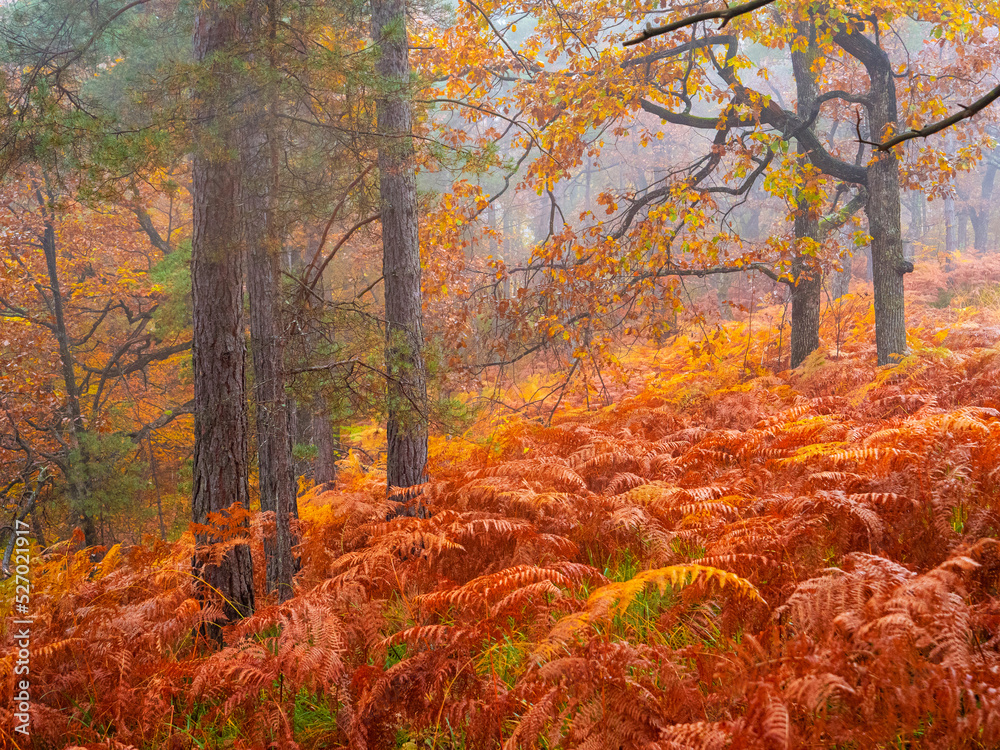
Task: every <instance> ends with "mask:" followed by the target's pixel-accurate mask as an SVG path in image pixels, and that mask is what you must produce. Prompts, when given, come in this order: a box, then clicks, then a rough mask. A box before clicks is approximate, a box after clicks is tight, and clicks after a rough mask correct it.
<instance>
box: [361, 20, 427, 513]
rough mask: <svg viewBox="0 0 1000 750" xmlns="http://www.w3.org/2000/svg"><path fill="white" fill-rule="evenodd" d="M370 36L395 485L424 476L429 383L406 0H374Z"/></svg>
mask: <svg viewBox="0 0 1000 750" xmlns="http://www.w3.org/2000/svg"><path fill="white" fill-rule="evenodd" d="M372 37H373V39H374V40H375V43H376V44H377V45H378V47H379V57H378V62H377V63H376V72H377V73H378V74H379V77H380V81H379V86H380V93H379V96H378V99H377V101H376V109H377V112H378V132H379V134H380V136H382V138H381V139H380V141H379V145H378V166H379V193H380V197H381V214H382V272H383V274H384V276H385V317H386V376H387V390H388V412H389V413H388V423H387V432H388V457H387V460H386V472H387V479H388V484H389V487H390V488H392V487H412V486H414V485H419V484H423V483H424V481H426V477H425V474H424V471H425V468H426V464H427V383H426V376H425V371H424V360H423V353H422V348H423V332H422V327H421V322H422V310H421V293H420V246H419V242H418V235H417V189H416V176H415V173H414V157H413V142H412V138H411V134H412V128H411V110H410V101H409V92H408V90H407V88H408V86H409V80H410V65H409V57H408V47H407V35H406V4H405V0H373V2H372ZM404 512H407V513H420V512H421V509H420V508H419V507H418V508H416V509H414V508H412V507H411V508H409V509H408V510H406V511H404Z"/></svg>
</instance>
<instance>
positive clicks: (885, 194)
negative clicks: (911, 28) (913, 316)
mask: <svg viewBox="0 0 1000 750" xmlns="http://www.w3.org/2000/svg"><path fill="white" fill-rule="evenodd" d="M835 39H836V41H837V44H839V45H840V46H841V47H842V48H843V49H844V50H845V51H847V52H848V53H849V54H850V55H852V56H853V57H855V58H857V59H858V60H860V61H861V62H862V63H863V64H864V66H865V68H866V69H867V70H868V75H869V77H870V79H871V91H870V93H869V100H870V104H869V106H868V117H869V121H870V123H871V128H870V130H871V134H872V140H875V141H881V140H884V139H885V138H886V137H888V136H889V135H891V133H892V132H896V131H897V130H898V117H897V113H896V83H895V80H894V78H893V74H892V64H891V63H890V61H889V56H888V55H887V54H886V53H885V51H884V50H882V49H881V48H880V47H879V46H878V45H877V44H875V43H874V42H872V41H871V40H870V39H868V38H867V37H865V36H864V35H863V34H861V33H860V32H858V31H851V32H847V31H841V32H839V33H838V34H837V35H836V37H835ZM867 213H868V227H869V232H870V233H871V235H872V243H871V257H872V263H871V266H872V281H873V282H874V286H875V346H876V349H877V352H878V364H879V365H885V364H889V363H891V362H894V361H896V359H898V357H900V356H902V355H905V354H906V315H905V307H904V299H903V276H904V274H907V273H910V272H911V271H913V264H912V263H910V262H908V261H907V260H906V259H905V258H904V257H903V233H902V229H901V226H900V223H901V220H900V187H899V161H898V159H897V158H896V153H895V152H894V151H890V152H889V153H879V154H877V155H876V158H875V160H874V161H873V163H872V164H871V166H869V167H868V204H867Z"/></svg>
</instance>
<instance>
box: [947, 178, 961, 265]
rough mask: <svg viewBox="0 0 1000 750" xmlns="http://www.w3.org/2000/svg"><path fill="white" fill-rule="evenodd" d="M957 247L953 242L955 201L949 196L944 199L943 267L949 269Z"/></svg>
mask: <svg viewBox="0 0 1000 750" xmlns="http://www.w3.org/2000/svg"><path fill="white" fill-rule="evenodd" d="M956 249H958V245H957V243H956V242H955V199H954V198H952V197H951V196H950V195H949V196H948V197H947V198H945V199H944V267H945V268H948V269H950V268H951V260H952V258H954V257H955V250H956Z"/></svg>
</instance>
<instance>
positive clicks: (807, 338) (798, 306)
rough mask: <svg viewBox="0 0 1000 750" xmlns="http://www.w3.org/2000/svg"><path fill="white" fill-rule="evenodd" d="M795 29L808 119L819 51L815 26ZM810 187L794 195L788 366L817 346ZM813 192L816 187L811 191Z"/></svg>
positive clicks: (802, 111) (817, 279) (814, 217)
mask: <svg viewBox="0 0 1000 750" xmlns="http://www.w3.org/2000/svg"><path fill="white" fill-rule="evenodd" d="M798 33H799V34H802V35H804V36H807V37H808V38H809V45H808V46H807V47H806V49H805V50H801V51H794V52H792V70H793V71H794V73H795V87H796V90H797V94H798V102H797V104H796V109H797V113H798V115H799V117H801V118H803V119H807V118H808V117H809V113H810V112H811V111H812V108H813V103H814V102H815V101H816V97H817V95H818V89H819V84H818V81H817V80H816V76H817V73H816V71H814V70H813V62H814V61H815V60H816V58H817V57H818V55H819V51H818V49H817V47H816V27H815V25H813V24H809V25H801V26H800V27H799V29H798ZM797 150H798V154H799V165H800V168H801V169H803V170H806V168H807V166H811V165H810V164H809V158H808V153H809V150H808V148H807V147H806V146H805V145H804V144H803V143H802V142H801V141H799V142H798V144H797ZM808 192H810V191H806V190H800V191H798V194H797V195H796V198H795V202H796V209H795V257H794V258H793V260H792V280H793V286H792V334H791V366H792V368H795V367H798V366H799V365H800V364H802V361H803V360H804V359H805V358H806V357H808V356H809V355H810V354H812V352H814V351H816V350H817V349H818V348H819V323H820V307H821V303H822V296H821V295H822V292H823V273H822V271H821V270H820V268H819V265H818V263H817V262H816V248H817V243H818V242H819V213H818V211H819V207H818V206H817V205H815V204H814V203H813V202H811V201H810V200H809V199H808V198H807V197H806V195H807V193H808ZM812 192H815V191H812Z"/></svg>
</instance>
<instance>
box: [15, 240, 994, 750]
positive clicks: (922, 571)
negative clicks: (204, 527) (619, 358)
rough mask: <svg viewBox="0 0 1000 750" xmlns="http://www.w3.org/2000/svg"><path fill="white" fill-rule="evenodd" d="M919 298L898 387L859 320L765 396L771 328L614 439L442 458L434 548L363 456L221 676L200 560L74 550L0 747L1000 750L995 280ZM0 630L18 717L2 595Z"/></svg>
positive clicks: (662, 395) (655, 365)
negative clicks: (292, 591)
mask: <svg viewBox="0 0 1000 750" xmlns="http://www.w3.org/2000/svg"><path fill="white" fill-rule="evenodd" d="M933 270H935V271H936V269H933ZM907 285H908V287H907V291H908V294H909V302H908V304H909V320H908V325H909V329H910V347H911V352H912V353H911V354H910V355H909V356H908V357H906V358H905V359H904V360H902V361H901V362H900V363H899V364H896V365H893V366H889V367H884V368H876V367H875V365H874V361H875V353H874V344H873V340H874V334H873V322H872V319H871V316H870V312H869V311H868V308H869V307H870V304H869V302H870V298H869V297H866V296H865V295H866V294H867V293H866V292H865V291H864V290H862V291H861V292H860V293H859V295H858V296H855V297H849V298H847V299H846V300H843V301H841V302H838V303H834V305H832V306H830V309H828V310H827V311H826V313H825V314H824V323H823V332H822V336H823V338H822V340H823V349H822V350H821V351H820V352H817V353H816V354H814V355H813V356H812V357H810V359H809V360H808V361H807V362H806V364H805V365H803V366H802V367H800V368H799V369H797V370H795V371H784V372H780V373H777V374H773V373H771V372H769V371H768V370H766V369H764V367H763V366H762V364H766V363H767V361H768V356H770V355H768V351H769V349H768V347H769V346H772V345H773V343H772V342H774V341H775V340H776V338H777V334H776V331H775V330H774V329H773V328H770V327H768V326H767V325H764V323H763V320H764V319H758V320H757V321H755V323H754V325H755V326H756V328H750V324H749V321H742V322H736V323H727V324H720V325H719V326H718V327H715V328H713V329H712V330H710V331H706V330H704V329H700V330H698V331H694V332H693V333H692V336H691V338H684V337H678V338H677V339H676V340H673V341H670V342H667V343H665V344H664V345H663V346H661V347H659V348H656V349H653V348H648V349H642V350H638V349H637V350H634V351H632V352H630V353H629V354H628V356H627V357H623V362H622V367H623V371H622V373H623V374H622V376H621V377H619V378H618V379H617V380H616V381H615V382H616V383H617V384H616V385H612V384H608V388H609V389H611V390H613V391H614V392H613V393H609V394H608V395H610V396H611V397H612V398H613V404H611V405H609V406H606V407H602V408H600V409H588V408H587V407H586V405H585V404H580V403H574V404H570V405H569V406H568V407H567V408H565V409H564V410H562V411H561V412H559V413H558V414H557V415H556V416H555V418H554V419H553V420H552V422H551V424H547V423H546V420H544V419H529V418H527V417H524V416H514V417H509V418H505V419H504V420H502V421H499V422H498V421H496V420H494V421H491V422H489V423H485V422H484V423H482V424H478V425H476V426H474V427H473V428H471V429H470V430H469V431H468V432H467V433H466V434H465V435H459V436H451V437H448V436H436V437H434V438H433V439H432V441H431V453H432V458H431V465H430V474H431V476H432V481H431V482H430V483H429V484H428V485H427V486H426V488H425V490H424V495H423V497H424V499H425V502H426V503H427V505H428V507H429V508H430V510H431V511H432V515H431V516H430V517H429V518H426V519H416V518H397V519H395V520H392V521H389V522H386V521H385V520H384V519H385V518H386V514H387V511H388V509H389V506H388V504H387V502H386V500H385V492H384V481H385V480H384V474H382V473H380V472H379V471H378V470H377V468H376V467H365V466H363V465H362V463H361V461H360V460H359V457H358V454H353V455H352V457H351V458H350V459H349V460H347V461H345V462H344V464H343V466H342V470H341V473H340V476H339V479H338V482H337V484H336V486H335V487H334V488H333V489H329V490H326V491H317V490H313V491H311V492H309V493H308V494H306V495H304V496H303V497H302V498H300V509H301V529H302V534H303V543H302V546H301V553H302V572H301V573H300V575H299V578H298V581H297V586H298V587H297V593H296V596H295V597H294V598H293V599H291V600H290V601H288V602H286V603H284V604H274V603H265V606H262V607H261V608H260V609H259V610H258V612H257V613H256V614H255V615H254V616H253V617H251V618H250V619H248V620H246V621H243V622H242V623H240V624H238V625H235V626H232V627H230V628H228V629H227V631H226V642H227V645H226V646H225V648H223V649H221V650H214V649H211V648H208V646H207V645H206V644H205V643H203V642H199V640H198V639H196V638H195V637H194V636H193V634H194V633H196V632H197V630H198V626H199V624H200V623H202V622H203V621H204V620H205V619H206V618H210V617H212V616H213V611H212V610H203V609H202V608H201V607H200V606H199V603H198V602H197V601H196V599H195V598H194V589H193V584H192V578H191V574H190V564H191V563H190V561H191V555H192V549H193V547H192V539H191V538H190V537H185V538H184V539H182V540H181V541H179V542H176V543H170V544H168V543H162V542H153V543H150V544H148V545H143V546H138V547H134V548H131V549H130V550H127V551H123V550H122V549H121V548H119V547H115V548H113V549H112V550H110V551H109V553H108V554H107V555H106V556H105V557H104V559H103V561H101V562H99V563H92V562H91V561H90V558H89V556H88V555H87V554H86V553H84V552H75V551H72V549H71V547H70V543H69V542H65V543H62V544H61V545H57V547H56V548H54V549H50V550H48V551H47V552H46V554H45V555H39V556H36V557H35V558H34V561H33V566H32V571H31V577H32V593H31V609H32V613H33V615H34V623H33V624H32V626H31V656H30V692H31V699H30V702H31V725H32V735H31V739H27V740H26V739H24V738H23V736H22V735H19V734H16V733H15V732H14V731H13V727H14V726H15V721H14V717H13V711H12V708H11V707H12V706H14V705H15V704H13V703H12V702H10V701H8V700H4V701H3V702H2V703H0V738H3V743H4V744H5V745H6V746H7V747H19V748H26V747H53V748H56V747H59V748H62V747H71V746H74V745H80V746H87V747H101V748H107V747H115V748H128V747H135V748H192V747H200V748H216V747H218V748H264V747H278V748H286V747H289V748H290V747H301V748H336V747H342V746H343V747H347V746H350V747H352V748H373V749H374V748H405V750H416V749H417V748H421V749H423V748H441V749H442V750H444V749H451V748H455V749H457V748H465V749H467V750H473V749H475V750H479V749H480V748H494V747H500V746H504V747H509V748H516V747H526V748H527V747H540V748H555V747H564V748H594V749H603V748H657V749H660V748H662V749H664V750H665V749H666V748H698V747H701V748H723V747H731V748H751V747H753V748H757V747H759V748H793V747H810V748H820V747H830V748H833V747H845V748H846V747H851V748H876V747H885V748H890V747H891V748H897V747H949V748H960V747H970V748H971V747H982V748H986V747H996V746H997V745H998V743H1000V693H998V690H1000V593H998V587H1000V544H998V542H997V541H996V539H995V537H997V536H1000V481H998V480H1000V476H998V473H1000V462H998V458H1000V346H998V336H1000V259H998V258H994V257H987V258H985V259H980V260H970V261H967V262H963V263H960V264H959V265H958V266H957V267H956V268H955V269H954V270H953V271H952V272H950V273H949V274H947V275H942V274H940V273H937V274H936V275H933V274H931V272H930V271H928V272H925V273H924V275H920V274H916V275H915V276H914V277H910V278H909V279H908V282H907ZM765 319H767V318H765ZM786 331H787V328H786ZM579 400H582V399H578V401H579ZM593 405H594V404H593V401H592V402H591V406H593ZM237 520H238V519H237ZM272 525H273V524H272ZM251 528H252V530H253V539H252V545H253V549H254V554H255V558H256V560H257V562H258V563H260V560H261V556H262V551H261V550H262V543H261V539H262V535H264V534H266V533H267V532H268V530H269V529H268V523H267V519H262V518H260V517H254V518H253V519H252V523H251ZM239 533H240V532H239V530H238V526H236V525H235V523H234V524H233V525H232V534H233V535H238V534H239ZM236 538H237V537H236V536H233V539H236ZM260 569H261V566H260V565H259V564H258V565H257V570H258V571H260ZM262 585H263V581H262V580H259V581H258V588H260V587H262ZM0 596H2V599H0V603H2V608H0V614H2V615H3V621H2V625H0V627H2V628H3V630H2V641H3V643H4V646H5V652H6V653H7V654H9V655H8V656H7V657H6V658H5V660H4V661H3V662H2V667H0V670H2V673H3V675H4V678H3V682H2V685H3V688H2V689H3V692H4V697H5V698H6V697H9V696H12V695H14V694H15V693H16V689H15V685H16V680H18V679H21V678H19V677H16V676H15V675H14V673H13V668H14V664H15V661H16V652H15V650H14V635H15V632H16V631H15V628H14V626H13V625H12V624H11V621H12V617H13V615H12V614H11V612H12V606H13V596H14V587H13V582H12V581H7V582H5V583H3V584H2V586H0Z"/></svg>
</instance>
